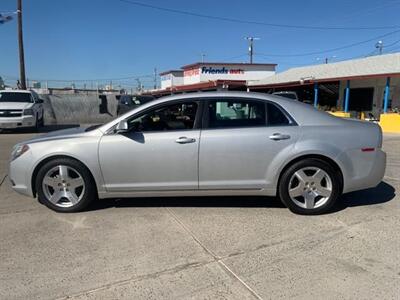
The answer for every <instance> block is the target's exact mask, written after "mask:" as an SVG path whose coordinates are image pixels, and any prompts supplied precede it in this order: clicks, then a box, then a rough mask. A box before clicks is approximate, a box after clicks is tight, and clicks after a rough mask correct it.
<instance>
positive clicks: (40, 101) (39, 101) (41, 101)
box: [36, 99, 44, 104]
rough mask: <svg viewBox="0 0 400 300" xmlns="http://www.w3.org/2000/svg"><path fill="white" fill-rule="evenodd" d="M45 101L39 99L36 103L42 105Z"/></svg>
mask: <svg viewBox="0 0 400 300" xmlns="http://www.w3.org/2000/svg"><path fill="white" fill-rule="evenodd" d="M43 102H44V101H43V99H37V100H36V103H39V104H41V103H43Z"/></svg>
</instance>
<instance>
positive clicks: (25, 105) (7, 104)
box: [0, 102, 33, 109]
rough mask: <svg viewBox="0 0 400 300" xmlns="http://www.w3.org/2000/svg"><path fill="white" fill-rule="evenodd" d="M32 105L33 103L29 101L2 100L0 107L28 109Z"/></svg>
mask: <svg viewBox="0 0 400 300" xmlns="http://www.w3.org/2000/svg"><path fill="white" fill-rule="evenodd" d="M32 106H33V103H29V102H0V109H27V108H31V107H32Z"/></svg>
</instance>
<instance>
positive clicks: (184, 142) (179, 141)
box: [175, 136, 196, 144]
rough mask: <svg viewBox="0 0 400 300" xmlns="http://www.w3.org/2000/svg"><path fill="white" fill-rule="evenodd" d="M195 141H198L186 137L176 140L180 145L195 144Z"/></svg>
mask: <svg viewBox="0 0 400 300" xmlns="http://www.w3.org/2000/svg"><path fill="white" fill-rule="evenodd" d="M195 141H196V139H193V138H188V137H186V136H181V137H179V138H177V139H176V140H175V143H178V144H189V143H194V142H195Z"/></svg>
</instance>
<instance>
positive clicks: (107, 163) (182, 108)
mask: <svg viewBox="0 0 400 300" xmlns="http://www.w3.org/2000/svg"><path fill="white" fill-rule="evenodd" d="M198 107H199V103H198V102H196V101H186V102H178V103H173V104H164V105H162V106H158V107H156V108H153V109H150V110H147V111H146V112H144V113H140V112H139V113H138V114H135V115H134V116H131V117H129V118H128V119H127V121H128V125H129V131H128V132H127V133H124V134H116V133H113V134H108V135H104V136H103V137H102V139H101V141H100V145H99V159H100V166H101V170H102V173H103V177H104V181H105V185H106V189H107V190H108V191H110V192H129V191H146V190H149V191H153V190H158V191H162V190H195V189H198V147H199V138H200V130H199V129H197V128H198V126H197V122H196V119H197V114H198V111H199V109H198Z"/></svg>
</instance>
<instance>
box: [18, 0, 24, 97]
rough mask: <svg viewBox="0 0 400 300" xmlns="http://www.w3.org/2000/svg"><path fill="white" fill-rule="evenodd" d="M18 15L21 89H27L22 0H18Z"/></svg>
mask: <svg viewBox="0 0 400 300" xmlns="http://www.w3.org/2000/svg"><path fill="white" fill-rule="evenodd" d="M17 15H18V47H19V81H20V83H21V89H23V90H26V79H25V58H24V41H23V34H22V0H17Z"/></svg>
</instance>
